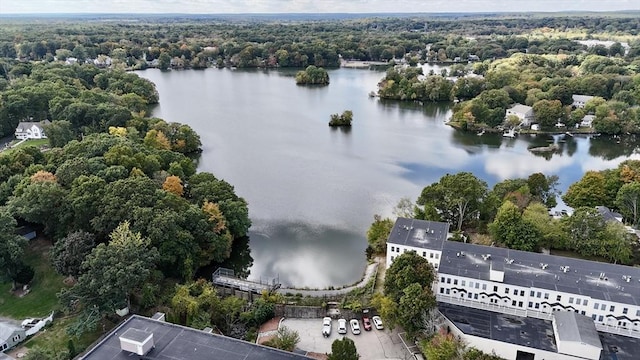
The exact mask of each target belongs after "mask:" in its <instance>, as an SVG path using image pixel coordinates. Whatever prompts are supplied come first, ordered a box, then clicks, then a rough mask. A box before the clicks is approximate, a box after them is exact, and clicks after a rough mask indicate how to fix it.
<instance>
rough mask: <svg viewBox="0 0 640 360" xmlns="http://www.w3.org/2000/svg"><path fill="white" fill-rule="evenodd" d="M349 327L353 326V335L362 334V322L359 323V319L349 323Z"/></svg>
mask: <svg viewBox="0 0 640 360" xmlns="http://www.w3.org/2000/svg"><path fill="white" fill-rule="evenodd" d="M349 325H350V326H351V332H352V333H353V335H358V334H360V322H358V320H357V319H351V321H349Z"/></svg>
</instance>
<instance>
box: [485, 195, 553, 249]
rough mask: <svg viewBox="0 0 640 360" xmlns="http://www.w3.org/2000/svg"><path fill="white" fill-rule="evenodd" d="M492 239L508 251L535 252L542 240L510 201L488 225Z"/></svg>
mask: <svg viewBox="0 0 640 360" xmlns="http://www.w3.org/2000/svg"><path fill="white" fill-rule="evenodd" d="M489 232H490V233H491V235H492V236H493V238H494V239H495V240H496V241H498V242H500V243H502V244H505V245H506V246H507V247H509V248H510V249H516V250H524V251H536V250H537V249H538V244H539V243H540V240H541V238H542V236H541V234H540V232H539V231H538V229H537V228H536V227H535V226H534V225H533V224H532V223H530V222H528V221H527V220H526V219H523V217H522V214H521V213H520V209H519V208H518V207H517V206H516V205H514V204H513V203H512V202H511V201H505V202H504V204H502V206H501V207H500V209H499V210H498V214H497V215H496V218H495V220H494V221H493V222H492V223H491V224H489Z"/></svg>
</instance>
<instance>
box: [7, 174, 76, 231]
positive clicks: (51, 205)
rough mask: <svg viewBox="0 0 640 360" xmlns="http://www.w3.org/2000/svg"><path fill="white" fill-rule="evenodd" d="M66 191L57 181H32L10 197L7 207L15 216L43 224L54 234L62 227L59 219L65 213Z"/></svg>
mask: <svg viewBox="0 0 640 360" xmlns="http://www.w3.org/2000/svg"><path fill="white" fill-rule="evenodd" d="M66 195H67V191H66V190H65V189H64V188H62V186H60V184H58V183H57V182H55V181H54V182H52V181H34V180H31V183H30V184H29V185H27V186H26V187H25V188H24V189H23V190H22V191H21V192H20V193H19V194H17V195H16V196H14V197H12V198H11V199H10V200H9V202H8V203H7V207H8V208H9V209H10V211H11V212H12V213H13V214H14V215H15V216H17V217H19V218H21V219H24V220H26V221H28V222H31V223H35V224H42V225H44V231H45V232H46V233H48V234H56V233H57V232H58V231H59V230H62V229H63V228H64V225H63V224H61V221H60V219H61V218H62V217H63V216H64V215H66V212H67V203H66V201H65V198H66Z"/></svg>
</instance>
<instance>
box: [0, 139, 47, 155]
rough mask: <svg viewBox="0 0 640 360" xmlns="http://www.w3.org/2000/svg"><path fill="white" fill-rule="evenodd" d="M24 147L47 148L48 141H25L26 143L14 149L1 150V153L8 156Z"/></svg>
mask: <svg viewBox="0 0 640 360" xmlns="http://www.w3.org/2000/svg"><path fill="white" fill-rule="evenodd" d="M25 146H35V147H37V148H40V147H42V146H49V139H30V140H27V141H25V142H23V143H21V144H20V145H18V146H16V147H14V148H10V149H6V150H3V151H2V153H3V154H8V153H10V152H12V151H14V150H15V149H20V148H22V147H25Z"/></svg>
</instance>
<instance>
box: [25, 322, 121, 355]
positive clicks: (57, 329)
mask: <svg viewBox="0 0 640 360" xmlns="http://www.w3.org/2000/svg"><path fill="white" fill-rule="evenodd" d="M75 320H76V317H75V316H72V317H65V318H54V319H53V325H52V326H51V327H49V328H47V329H45V330H44V331H41V332H39V333H37V334H36V335H34V336H32V337H31V338H29V339H28V340H27V341H26V342H24V343H22V344H20V346H24V347H26V348H27V349H33V348H34V347H39V348H45V349H51V350H58V351H62V350H66V349H67V346H68V343H69V339H71V337H70V336H69V335H68V334H67V327H68V326H69V325H70V324H71V323H73V322H74V321H75ZM103 324H104V326H102V325H99V326H98V329H96V330H95V331H92V332H87V333H85V334H82V336H80V337H79V338H73V345H74V347H75V349H76V351H78V352H81V351H84V350H86V349H87V348H88V347H89V346H90V345H91V344H93V343H94V342H95V341H96V340H97V339H98V338H100V336H101V335H102V334H103V333H104V332H107V331H110V330H111V329H112V328H113V327H114V326H115V325H114V324H112V323H110V322H108V321H106V320H105V321H103Z"/></svg>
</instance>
